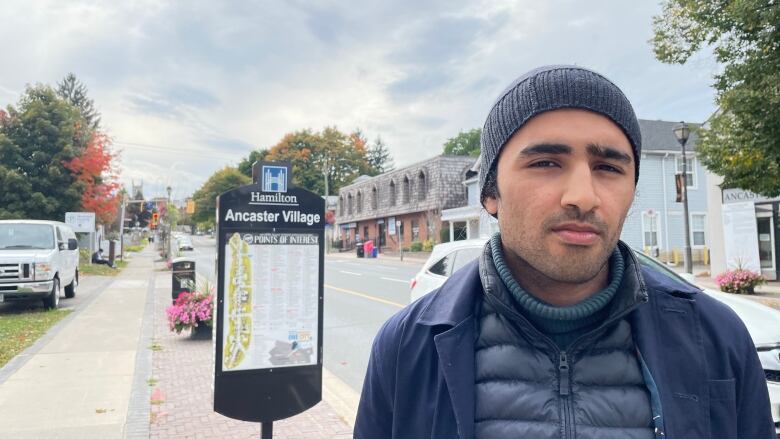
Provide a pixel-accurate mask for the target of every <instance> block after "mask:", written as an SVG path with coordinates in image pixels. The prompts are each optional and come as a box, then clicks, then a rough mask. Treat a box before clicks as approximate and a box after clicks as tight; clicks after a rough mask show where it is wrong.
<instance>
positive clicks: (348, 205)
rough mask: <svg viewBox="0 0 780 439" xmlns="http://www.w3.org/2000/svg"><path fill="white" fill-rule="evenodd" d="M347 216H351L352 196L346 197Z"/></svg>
mask: <svg viewBox="0 0 780 439" xmlns="http://www.w3.org/2000/svg"><path fill="white" fill-rule="evenodd" d="M347 215H352V194H349V195H347Z"/></svg>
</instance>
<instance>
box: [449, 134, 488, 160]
mask: <svg viewBox="0 0 780 439" xmlns="http://www.w3.org/2000/svg"><path fill="white" fill-rule="evenodd" d="M480 135H482V129H481V128H474V129H472V130H469V131H461V132H460V133H458V135H457V136H455V137H453V138H451V139H448V140H447V141H446V142H444V154H448V155H470V156H474V157H476V156H478V155H479V136H480Z"/></svg>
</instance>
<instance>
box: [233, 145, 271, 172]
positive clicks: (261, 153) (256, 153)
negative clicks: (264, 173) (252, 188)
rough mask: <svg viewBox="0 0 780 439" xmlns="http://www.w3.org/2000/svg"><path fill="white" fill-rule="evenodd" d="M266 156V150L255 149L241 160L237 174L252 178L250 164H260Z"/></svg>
mask: <svg viewBox="0 0 780 439" xmlns="http://www.w3.org/2000/svg"><path fill="white" fill-rule="evenodd" d="M266 155H268V150H267V149H255V150H253V151H252V152H250V153H249V155H248V156H247V157H244V158H243V159H241V161H240V162H239V163H238V172H240V173H242V174H244V175H246V176H247V177H249V178H252V164H253V163H254V162H262V161H263V160H265V156H266Z"/></svg>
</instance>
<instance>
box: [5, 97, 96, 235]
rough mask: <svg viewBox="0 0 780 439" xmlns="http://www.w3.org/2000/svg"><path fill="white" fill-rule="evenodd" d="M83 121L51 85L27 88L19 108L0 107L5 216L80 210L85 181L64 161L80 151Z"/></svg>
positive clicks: (43, 216)
mask: <svg viewBox="0 0 780 439" xmlns="http://www.w3.org/2000/svg"><path fill="white" fill-rule="evenodd" d="M82 123H83V120H82V118H81V116H80V114H79V111H78V110H77V109H76V108H75V107H73V106H72V105H70V104H68V103H67V102H65V101H64V100H62V99H60V98H59V97H57V95H56V93H55V92H54V90H53V89H52V88H51V87H48V86H45V85H36V86H33V87H27V89H26V90H25V91H24V93H23V94H22V96H21V98H20V99H19V102H18V103H17V106H16V107H13V106H8V107H7V112H6V111H2V110H0V188H2V190H0V219H2V218H33V219H53V220H60V221H62V220H63V219H64V218H65V212H68V211H74V210H79V207H80V204H81V198H82V193H81V192H82V191H83V190H84V188H85V186H84V184H83V183H80V182H77V181H76V178H75V177H74V175H72V174H71V172H69V171H68V170H67V169H66V168H65V166H63V163H66V162H69V161H70V160H72V159H73V158H74V157H77V156H78V155H79V153H80V151H79V149H80V147H79V146H78V145H77V144H76V140H77V138H78V133H79V131H78V130H79V126H80V125H81V124H82Z"/></svg>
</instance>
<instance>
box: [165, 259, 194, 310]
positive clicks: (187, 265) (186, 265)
mask: <svg viewBox="0 0 780 439" xmlns="http://www.w3.org/2000/svg"><path fill="white" fill-rule="evenodd" d="M171 268H172V272H173V273H172V281H171V297H172V298H173V301H174V302H176V299H177V298H178V297H179V294H181V293H183V292H188V293H191V292H193V291H195V260H194V259H190V258H176V259H174V260H173V262H172V267H171Z"/></svg>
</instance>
